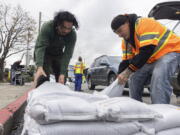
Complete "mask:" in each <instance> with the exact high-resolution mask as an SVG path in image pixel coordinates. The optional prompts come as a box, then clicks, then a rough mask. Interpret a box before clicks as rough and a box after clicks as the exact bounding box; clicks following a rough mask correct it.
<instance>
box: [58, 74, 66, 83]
mask: <svg viewBox="0 0 180 135" xmlns="http://www.w3.org/2000/svg"><path fill="white" fill-rule="evenodd" d="M64 80H65V76H64V75H63V74H61V75H59V79H58V82H59V83H62V84H64V82H65V81H64Z"/></svg>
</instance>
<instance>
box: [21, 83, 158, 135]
mask: <svg viewBox="0 0 180 135" xmlns="http://www.w3.org/2000/svg"><path fill="white" fill-rule="evenodd" d="M156 118H161V115H159V114H158V113H157V112H155V111H153V110H151V109H149V108H148V105H146V104H144V103H141V102H138V101H135V100H133V99H131V98H128V97H115V98H109V97H108V96H106V95H101V94H100V95H93V94H88V93H81V92H74V91H72V90H70V89H69V88H68V87H66V86H64V85H61V84H58V83H50V82H46V83H44V84H43V85H41V86H40V87H38V88H37V89H35V90H33V91H32V92H30V93H29V95H28V104H27V107H26V112H25V116H24V121H25V122H24V128H23V132H22V135H27V134H28V135H72V134H73V135H84V134H86V135H119V134H122V135H133V134H137V133H144V134H147V135H154V134H155V130H154V128H150V127H148V128H146V127H145V126H144V125H143V124H144V123H143V124H141V123H140V122H145V121H152V120H154V119H156Z"/></svg>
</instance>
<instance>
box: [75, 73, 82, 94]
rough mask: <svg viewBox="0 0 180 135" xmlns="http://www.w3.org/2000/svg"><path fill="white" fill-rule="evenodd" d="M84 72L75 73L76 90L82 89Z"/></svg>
mask: <svg viewBox="0 0 180 135" xmlns="http://www.w3.org/2000/svg"><path fill="white" fill-rule="evenodd" d="M81 84H82V74H75V91H81Z"/></svg>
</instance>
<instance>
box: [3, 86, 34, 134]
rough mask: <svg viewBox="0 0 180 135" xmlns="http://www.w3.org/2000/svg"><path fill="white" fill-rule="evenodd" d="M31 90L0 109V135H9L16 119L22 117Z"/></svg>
mask: <svg viewBox="0 0 180 135" xmlns="http://www.w3.org/2000/svg"><path fill="white" fill-rule="evenodd" d="M31 90H32V89H31ZM31 90H28V91H27V92H25V94H24V95H23V96H21V97H19V98H18V99H16V100H15V101H13V102H12V103H10V104H9V105H7V106H6V107H4V108H2V109H0V135H9V134H10V133H11V129H12V127H13V125H14V124H15V123H16V122H17V121H18V118H19V117H23V113H24V109H25V107H26V100H27V96H28V93H29V91H31Z"/></svg>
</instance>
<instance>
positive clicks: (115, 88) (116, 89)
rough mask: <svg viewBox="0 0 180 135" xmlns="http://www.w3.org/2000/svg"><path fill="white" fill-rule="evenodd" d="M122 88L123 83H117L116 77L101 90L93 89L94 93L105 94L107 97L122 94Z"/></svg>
mask: <svg viewBox="0 0 180 135" xmlns="http://www.w3.org/2000/svg"><path fill="white" fill-rule="evenodd" d="M123 89H124V85H120V84H119V83H118V79H116V80H115V81H114V82H113V83H112V84H111V85H109V86H108V87H106V88H105V89H104V90H102V91H101V92H97V91H94V93H93V94H94V95H97V94H101V95H107V96H108V97H120V96H122V93H123Z"/></svg>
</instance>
